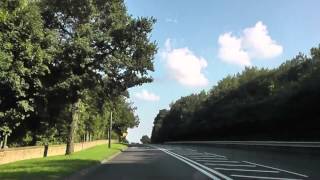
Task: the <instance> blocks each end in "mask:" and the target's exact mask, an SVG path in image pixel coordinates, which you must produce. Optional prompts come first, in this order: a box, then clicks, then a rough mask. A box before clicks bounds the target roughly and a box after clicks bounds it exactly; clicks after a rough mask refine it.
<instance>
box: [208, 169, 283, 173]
mask: <svg viewBox="0 0 320 180" xmlns="http://www.w3.org/2000/svg"><path fill="white" fill-rule="evenodd" d="M214 169H216V170H223V171H244V172H261V173H279V171H266V170H254V169H228V168H214Z"/></svg>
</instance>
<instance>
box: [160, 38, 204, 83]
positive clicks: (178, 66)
mask: <svg viewBox="0 0 320 180" xmlns="http://www.w3.org/2000/svg"><path fill="white" fill-rule="evenodd" d="M162 56H163V58H164V60H165V62H166V66H167V69H168V70H169V74H170V76H171V77H172V78H173V79H175V80H176V81H178V82H179V83H180V84H182V85H185V86H190V87H200V86H206V85H207V84H208V79H207V78H206V77H205V75H204V74H203V72H202V71H203V69H205V68H206V67H207V65H208V64H207V61H206V60H205V59H204V58H203V57H198V56H196V55H195V54H194V53H193V52H192V51H191V50H190V49H189V48H187V47H184V48H178V49H173V48H172V45H171V41H170V39H167V40H166V43H165V51H164V52H163V53H162Z"/></svg>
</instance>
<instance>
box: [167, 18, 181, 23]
mask: <svg viewBox="0 0 320 180" xmlns="http://www.w3.org/2000/svg"><path fill="white" fill-rule="evenodd" d="M166 22H167V23H178V20H177V19H174V18H166Z"/></svg>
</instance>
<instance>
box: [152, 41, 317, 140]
mask: <svg viewBox="0 0 320 180" xmlns="http://www.w3.org/2000/svg"><path fill="white" fill-rule="evenodd" d="M319 90H320V46H319V48H312V49H311V54H310V56H306V55H303V54H299V55H297V56H296V57H294V58H293V59H292V60H289V61H287V62H285V63H283V64H282V65H280V66H279V67H278V68H275V69H264V68H262V69H258V68H256V67H246V68H245V69H244V70H243V72H241V73H238V74H236V75H233V76H227V77H225V78H224V79H222V80H221V81H219V82H218V84H217V85H216V86H214V87H213V88H212V89H211V90H210V91H209V92H204V91H203V92H201V93H199V94H192V95H190V96H186V97H182V98H180V99H179V100H177V101H176V102H174V103H172V104H171V106H170V109H169V110H166V109H163V110H160V111H159V113H158V115H157V116H156V118H155V120H154V127H153V131H152V137H151V140H152V142H155V143H159V142H164V141H178V140H320V131H319V125H320V121H319V119H320V115H319V113H318V103H319V100H320V91H319Z"/></svg>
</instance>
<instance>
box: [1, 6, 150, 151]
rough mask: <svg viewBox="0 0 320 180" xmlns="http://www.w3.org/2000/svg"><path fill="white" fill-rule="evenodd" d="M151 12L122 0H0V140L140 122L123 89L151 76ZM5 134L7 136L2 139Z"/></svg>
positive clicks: (88, 134)
mask: <svg viewBox="0 0 320 180" xmlns="http://www.w3.org/2000/svg"><path fill="white" fill-rule="evenodd" d="M154 22H155V20H154V19H153V18H144V17H141V18H137V19H135V18H133V17H132V16H130V15H128V14H127V10H126V7H125V4H124V2H123V0H68V1H67V0H1V1H0V140H1V144H2V147H4V146H6V145H7V141H8V145H9V146H21V145H35V144H49V143H67V152H66V153H67V154H70V153H72V151H73V142H75V141H87V140H92V139H99V138H105V137H106V131H107V128H108V126H109V123H108V121H109V117H110V112H111V111H112V112H113V114H114V123H113V125H112V126H113V129H114V134H117V135H118V136H119V137H120V138H121V136H122V134H123V133H125V132H126V130H127V128H129V127H134V126H137V125H138V124H139V120H138V118H137V117H136V116H135V114H134V110H135V108H134V107H132V105H131V104H130V103H128V100H127V97H128V93H127V89H128V88H130V87H133V86H136V85H141V84H143V83H146V82H151V80H152V79H151V77H150V76H149V75H148V73H149V72H150V71H153V57H154V54H155V53H156V45H155V43H154V42H150V39H149V37H150V32H151V30H152V25H153V24H154ZM8 138H9V139H8Z"/></svg>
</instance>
